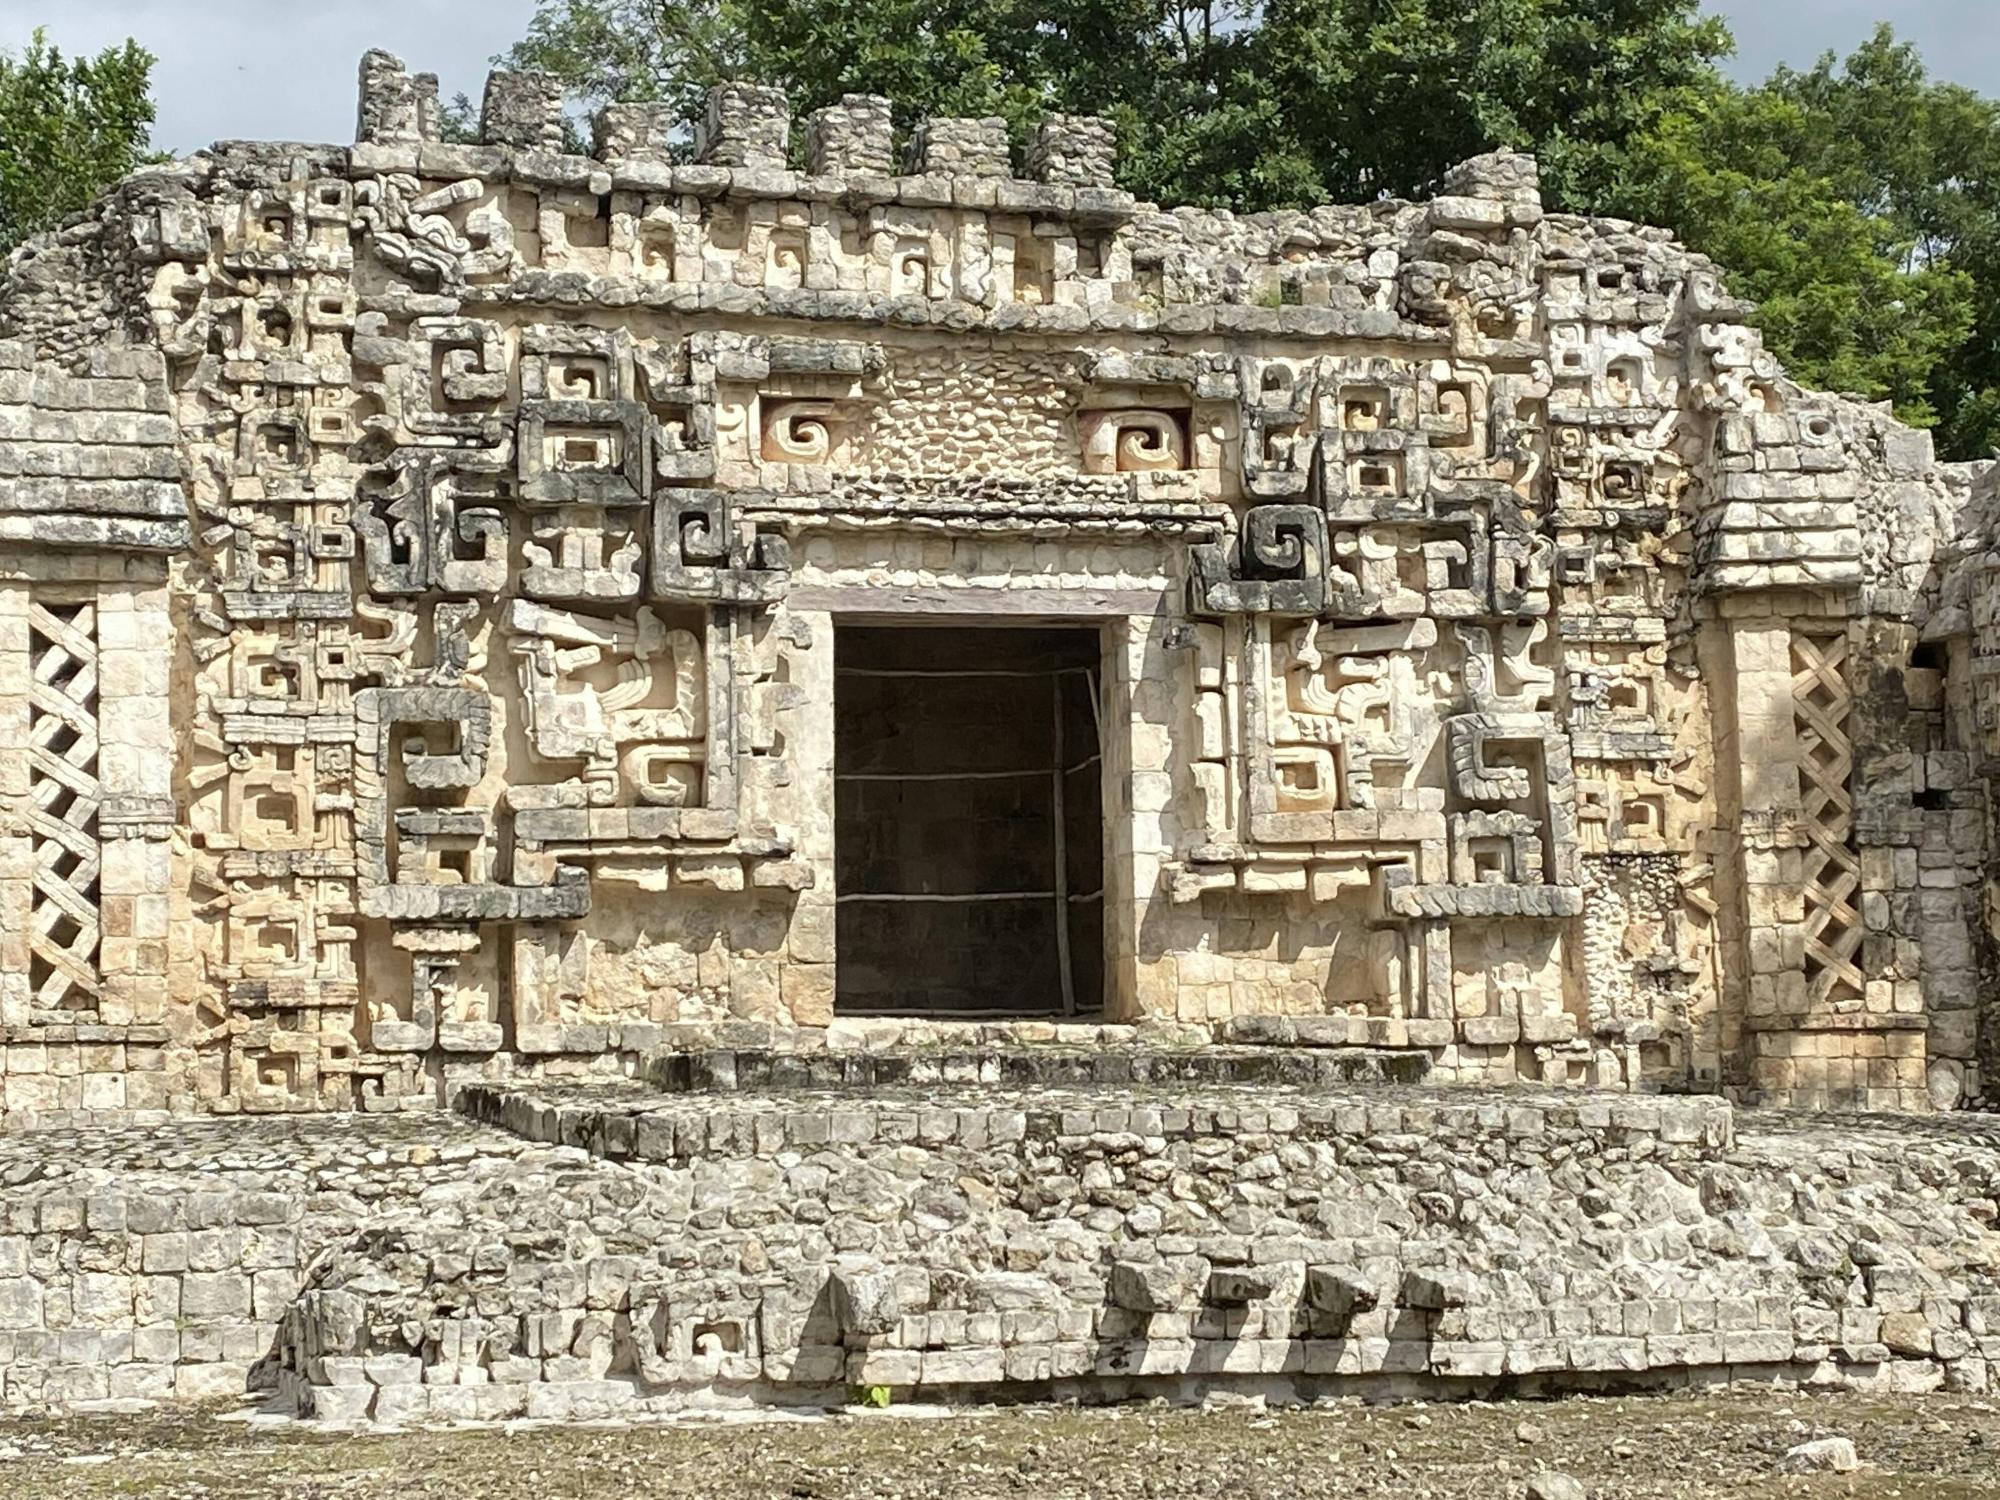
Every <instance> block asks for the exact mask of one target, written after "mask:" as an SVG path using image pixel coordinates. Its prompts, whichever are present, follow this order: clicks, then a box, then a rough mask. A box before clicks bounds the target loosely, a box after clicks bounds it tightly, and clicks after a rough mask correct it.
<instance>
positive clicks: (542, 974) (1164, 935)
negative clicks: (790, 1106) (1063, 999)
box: [0, 54, 1993, 1123]
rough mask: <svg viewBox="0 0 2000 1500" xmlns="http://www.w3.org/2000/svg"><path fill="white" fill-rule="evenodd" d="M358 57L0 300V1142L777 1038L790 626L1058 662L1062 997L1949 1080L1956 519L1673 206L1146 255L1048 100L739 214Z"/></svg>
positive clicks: (829, 778) (1500, 204)
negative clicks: (1078, 932)
mask: <svg viewBox="0 0 2000 1500" xmlns="http://www.w3.org/2000/svg"><path fill="white" fill-rule="evenodd" d="M362 73H363V76H362V87H363V108H362V111H361V117H362V129H361V139H360V140H359V141H357V143H356V144H355V145H354V146H353V147H352V148H346V147H333V146H325V147H318V146H315V147H294V146H271V147H262V146H255V145H244V144H240V143H238V144H231V145H229V146H228V147H226V148H222V147H218V148H216V149H215V150H213V151H211V152H207V153H202V154H199V155H197V156H194V157H191V158H189V159H187V160H185V161H181V162H177V163H173V164H171V165H169V166H165V167H162V168H159V169H155V170H150V171H148V172H145V173H141V174H139V175H137V176H135V177H133V178H131V179H129V180H128V181H127V182H125V183H123V184H121V185H119V187H117V188H116V189H115V190H114V191H113V192H112V193H110V194H109V195H107V196H106V198H105V199H104V200H103V201H102V202H100V203H99V204H98V205H96V206H95V207H94V208H93V209H92V210H91V211H90V212H89V213H88V214H87V215H86V216H85V217H84V218H83V219H82V220H81V221H79V223H78V224H77V225H74V226H72V227H71V228H69V229H68V230H66V231H65V232H64V233H63V234H61V235H60V236H57V237H54V238H51V239H47V240H44V241H40V242H37V243H36V244H34V245H31V246H29V247H26V248H25V249H24V250H23V251H22V252H21V253H20V254H19V255H18V256H16V257H15V259H14V260H13V261H12V262H11V263H10V266H9V271H8V280H7V283H6V286H5V288H4V291H0V334H5V335H7V336H8V342H6V343H5V344H4V353H0V547H4V548H5V549H6V550H5V554H4V556H0V610H4V611H5V612H4V614H0V632H4V633H0V714H4V715H11V721H10V722H11V723H12V724H13V726H14V733H13V735H12V736H10V737H6V738H4V739H0V743H4V744H5V745H6V746H7V748H6V749H4V750H0V798H4V799H5V803H4V817H0V903H5V904H4V906H0V910H4V911H5V912H6V913H7V914H8V916H9V922H8V924H7V931H8V937H7V938H6V939H5V940H4V941H0V1027H3V1028H4V1031H0V1059H3V1060H0V1090H4V1093H0V1099H4V1103H5V1109H6V1113H7V1117H8V1119H9V1121H10V1123H13V1122H19V1123H32V1122H36V1121H40V1122H55V1121H62V1120H68V1121H82V1120H88V1119H92V1118H95V1117H97V1116H99V1115H106V1116H108V1115H111V1114H115V1113H118V1112H120V1111H131V1110H146V1111H161V1110H174V1111H186V1112H214V1113H223V1114H260V1113H299V1112H319V1111H347V1110H357V1109H358V1110H367V1111H385V1112H386V1111H398V1110H403V1109H430V1108H433V1107H435V1106H436V1105H437V1104H438V1103H440V1102H441V1101H442V1100H444V1099H445V1098H446V1097H447V1096H449V1095H450V1094H451V1093H452V1092H453V1091H454V1090H456V1089H457V1088H459V1087H461V1086H463V1085H464V1084H466V1083H468V1082H470V1081H474V1080H479V1079H486V1080H496V1079H503V1078H510V1077H515V1078H522V1077H526V1078H533V1077H549V1078H566V1077H590V1076H609V1075H619V1074H626V1073H630V1072H631V1071H633V1070H634V1069H635V1068H636V1067H637V1066H638V1065H639V1063H640V1061H641V1059H643V1057H644V1056H645V1055H646V1054H647V1053H648V1052H650V1051H652V1050H654V1049H656V1048H658V1047H661V1046H663V1045H669V1044H673V1045H681V1044H685V1043H686V1042H687V1041H689V1040H690V1039H691V1038H693V1039H697V1040H698V1039H699V1037H700V1036H702V1035H704V1034H709V1035H712V1034H713V1033H714V1032H715V1031H716V1029H717V1028H723V1027H745V1026H747V1027H754V1028H759V1029H760V1031H759V1034H760V1035H763V1036H765V1037H767V1038H769V1039H772V1040H773V1041H775V1042H777V1043H779V1044H783V1045H794V1046H805V1047H810V1046H815V1045H822V1044H823V1043H824V1039H825V1038H824V1033H825V1029H826V1028H827V1027H828V1026H829V1024H831V1023H837V1022H838V1021H839V1020H840V1017H839V1015H838V1006H837V1003H836V996H837V990H838V981H837V974H838V965H839V962H840V958H839V953H838V951H837V949H838V942H837V923H836V921H835V912H836V910H837V909H838V902H839V898H840V895H841V892H840V890H839V889H838V886H839V879H838V861H837V859H836V857H835V855H836V851H835V848H834V835H835V830H834V782H833V764H834V757H833V726H832V720H831V715H830V712H829V704H830V703H831V701H832V699H831V693H832V682H833V656H832V653H833V640H834V636H835V634H836V632H837V630H838V629H839V628H840V625H841V623H842V622H848V623H852V622H855V621H859V620H878V621H879V620H897V621H904V622H908V621H921V620H924V619H939V618H957V619H975V620H977V619H981V618H988V617H991V618H996V619H1004V620H1008V621H1013V622H1017V623H1018V622H1023V621H1041V622H1043V623H1047V624H1053V625H1064V626H1070V627H1076V628H1081V629H1086V630H1094V631H1097V632H1099V633H1100V634H1101V636H1102V638H1103V639H1104V640H1105V641H1106V643H1107V649H1106V657H1105V662H1106V671H1105V673H1104V675H1103V678H1102V681H1101V683H1100V685H1099V692H1100V698H1099V702H1098V710H1099V712H1098V724H1099V726H1100V733H1101V741H1100V744H1099V745H1098V747H1097V750H1098V753H1099V754H1100V755H1101V756H1102V758H1103V760H1102V763H1103V766H1104V769H1105V803H1104V808H1105V812H1104V827H1103V845H1104V848H1105V851H1106V854H1107V869H1106V874H1105V905H1104V913H1103V927H1102V933H1101V940H1102V944H1103V951H1104V974H1103V986H1102V989H1103V995H1104V1010H1105V1016H1106V1018H1107V1019H1109V1020H1112V1021H1116V1022H1129V1023H1134V1024H1148V1025H1151V1026H1153V1027H1155V1028H1168V1029H1175V1028H1187V1029H1188V1030H1187V1032H1186V1033H1184V1035H1185V1036H1186V1037H1187V1038H1188V1039H1192V1038H1195V1037H1201V1036H1207V1037H1211V1038H1213V1037H1223V1038H1230V1039H1235V1040H1242V1041H1247V1040H1262V1041H1265V1042H1273V1043H1276V1042H1286V1043H1291V1044H1298V1043H1301V1042H1305V1043H1309V1044H1312V1045H1319V1046H1350V1047H1360V1046H1366V1047H1374V1048H1389V1049H1394V1050H1400V1051H1404V1052H1408V1053H1411V1054H1414V1055H1419V1056H1420V1057H1421V1058H1422V1059H1423V1060H1424V1061H1425V1062H1426V1063H1427V1064H1428V1066H1429V1068H1430V1074H1431V1076H1432V1077H1434V1078H1436V1079H1438V1080H1440V1081H1461V1082H1517V1081H1526V1082H1534V1083H1541V1084H1549V1085H1555V1084H1563V1085H1571V1084H1574V1085H1591V1086H1596V1087H1602V1088H1613V1089H1621V1090H1651V1089H1676V1090H1678V1089H1696V1090H1718V1089H1720V1090H1729V1091H1733V1092H1736V1093H1739V1094H1741V1095H1743V1096H1744V1097H1748V1098H1756V1099H1765V1100H1772V1101H1777V1102H1788V1103H1794V1104H1800V1105H1805V1106H1809V1107H1834V1106H1842V1107H1845V1106H1866V1107H1876V1108H1896V1109H1922V1108H1928V1107H1933V1106H1935V1107H1944V1108H1951V1107H1957V1106H1959V1105H1962V1104H1966V1103H1969V1102H1974V1101H1977V1100H1979V1099H1980V1098H1982V1097H1983V1096H1984V1094H1985V1093H1986V1092H1987V1085H1986V1082H1985V1078H1986V1076H1987V1075H1986V1071H1985V1070H1984V1069H1983V1068H1982V1057H1984V1059H1985V1060H1987V1061H1989V1062H1990V1058H1991V1047H1992V1045H1993V1044H1992V1041H1991V1035H1990V1033H1991V1030H1992V1027H1991V1024H1990V1022H1989V1021H1988V1020H1987V1019H1986V1018H1985V1017H1984V1016H1983V1014H1982V1009H1981V1005H1980V1002H1979V998H1978V997H1979V996H1980V995H1981V994H1982V993H1983V992H1984V989H1983V987H1982V984H1981V980H1980V976H1981V975H1983V974H1985V973H1988V972H1990V969H1991V964H1992V961H1991V956H1990V939H1989V937H1988V935H1987V931H1986V928H1987V923H1988V918H1987V917H1986V915H1985V912H1984V908H1983V891H1984V887H1985V882H1986V879H1987V870H1988V866H1989V864H1990V852H1989V851H1990V849H1991V848H1992V843H1991V838H1990V828H1989V823H1990V811H1989V800H1990V799H1989V795H1988V782H1987V775H1986V766H1987V756H1986V749H1987V746H1986V744H1985V741H1986V739H1987V738H1989V737H1990V736H1989V735H1988V731H1989V730H1990V728H1991V725H1990V724H1988V723H1987V722H1986V720H1987V719H1988V718H1990V717H1991V714H1990V713H1988V712H1987V709H1988V708H1989V707H1990V705H1987V704H1985V699H1984V686H1983V684H1984V683H1985V678H1986V674H1985V672H1984V666H1983V663H1984V657H1985V653H1986V650H1987V648H1988V647H1989V646H1991V645H1992V643H1991V642H1989V641H1987V640H1986V639H1985V637H1986V635H1987V634H1990V631H1989V630H1988V626H1987V622H1986V614H1987V613H1989V612H1990V611H1988V610H1987V606H1986V603H1985V600H1986V598H1987V595H1988V594H1989V593H1990V589H1989V588H1988V587H1987V579H1986V573H1985V571H1984V562H1983V559H1984V558H1985V557H1986V556H1987V553H1986V552H1985V551H1984V550H1982V549H1983V548H1984V546H1985V538H1986V529H1987V528H1989V527H1990V523H1989V522H1988V521H1987V520H1986V519H1985V513H1986V510H1988V509H1990V501H1974V500H1973V498H1972V488H1973V485H1974V482H1975V479H1976V477H1977V476H1976V475H1975V474H1973V473H1971V472H1969V471H1968V472H1961V471H1955V470H1952V469H1949V468H1946V467H1944V466H1940V465H1938V464H1936V463H1935V461H1934V458H1933V455H1932V453H1931V450H1930V446H1929V442H1928V439H1927V438H1926V437H1924V436H1923V435H1922V434H1919V433H1914V432H1911V431H1909V430H1907V429H1904V428H1902V427H1900V426H1898V425H1897V424H1895V423H1894V422H1893V421H1892V420H1891V419H1890V418H1889V417H1888V416H1887V415H1886V414H1884V413H1883V412H1881V411H1878V410H1876V409H1874V408H1870V407H1866V406H1863V405H1860V404H1857V403H1854V402H1851V401H1846V400H1842V399H1838V398H1833V397H1827V396H1822V395H1818V394H1816V393H1812V392H1807V391H1803V390H1800V389H1799V388H1797V387H1796V386H1795V385H1793V384H1792V383H1791V382H1789V381H1787V380H1786V379H1785V377H1784V375H1783V373H1782V371H1780V370H1778V369H1777V368H1776V366H1775V364H1774V363H1773V362H1772V360H1771V359H1770V357H1769V356H1768V355H1767V354H1766V353H1765V352H1764V351H1763V350H1762V348H1761V346H1760V344H1759V342H1758V339H1757V336H1756V334H1755V332H1754V330H1753V329H1752V327H1751V326H1750V323H1749V320H1750V317H1751V313H1752V309H1750V308H1748V307H1747V306H1746V305H1744V304H1742V303H1739V302H1737V301H1735V300H1733V299H1731V298H1730V297H1729V296H1728V295H1727V293H1726V291H1725V290H1724V289H1723V287H1722V286H1721V285H1720V283H1719V282H1718V280H1717V277H1716V274H1715V272H1714V269H1713V268H1712V267H1711V266H1709V265H1708V264H1707V263H1706V262H1705V261H1703V260H1701V259H1700V258H1699V257H1695V256H1691V255H1689V254H1687V253H1686V252H1685V251H1684V250H1683V249H1681V248H1680V247H1678V246H1677V245H1675V244H1674V243H1673V241H1672V239H1671V237H1670V235H1669V234H1667V233H1666V232H1665V231H1662V230H1654V229H1647V228H1641V227H1635V226H1631V225H1627V224H1622V223H1615V222H1611V221H1589V220H1583V219H1576V218H1569V217H1564V216H1560V215H1550V214H1547V213H1545V212H1544V210H1543V207H1542V204H1541V199H1540V193H1539V188H1538V184H1537V177H1536V171H1535V167H1534V164H1533V163H1532V161H1530V160H1529V159H1527V158H1524V157H1519V156H1514V155H1510V154H1507V153H1500V154H1497V155H1494V156H1490V157H1482V158H1479V159H1477V160H1475V161H1471V162H1468V163H1465V164H1463V165H1462V166H1460V167H1458V168H1456V169H1454V170H1453V171H1452V172H1451V173H1450V174H1448V175H1447V178H1446V180H1445V181H1444V182H1443V183H1442V184H1441V185H1440V187H1441V190H1440V192H1439V193H1438V195H1437V196H1436V197H1435V198H1434V199H1432V200H1431V201H1429V202H1426V203H1417V204H1405V203H1390V204H1376V205H1369V206H1366V207H1345V208H1343V207H1325V208H1320V209H1315V210H1313V211H1311V212H1309V213H1291V214H1276V215H1256V216H1248V217H1242V218H1238V217H1233V216H1225V215H1215V214H1208V213H1202V212H1194V211H1188V210H1171V211H1166V210H1162V209H1160V208H1158V207H1156V206H1154V205H1148V204H1141V203H1137V202H1134V201H1133V200H1132V199H1130V197H1129V196H1127V195H1124V194H1122V193H1120V192H1118V191H1116V190H1115V189H1114V188H1113V187H1111V186H1110V166H1111V155H1110V147H1109V145H1108V136H1107V134H1106V129H1107V128H1106V127H1104V126H1103V125H1102V123H1101V122H1089V121H1080V120H1074V119H1067V118H1057V119H1052V120H1051V121H1050V122H1049V123H1048V125H1047V126H1046V127H1045V128H1044V129H1042V130H1041V131H1039V132H1038V133H1037V135H1036V138H1035V140H1034V141H1033V142H1032V143H1030V145H1031V149H1030V150H1029V151H1028V152H1027V153H1026V155H1025V156H1024V157H1023V158H1022V159H1023V160H1024V161H1029V162H1032V163H1033V167H1032V170H1031V175H1030V176H1029V177H1027V178H1022V177H1018V176H1015V175H1014V170H1013V163H1012V160H1011V158H1010V156H1009V153H1008V150H1007V143H1006V142H1005V141H1004V140H1003V139H1002V138H1001V136H1000V135H998V134H996V132H995V128H994V127H993V126H992V125H991V124H990V122H976V121H950V120H936V121H931V122H928V123H927V125H926V126H925V128H924V129H923V130H922V131H921V132H920V133H919V134H918V136H917V138H916V139H915V141H914V142H912V143H911V154H909V155H908V156H907V157H906V158H905V159H904V160H903V161H902V162H901V163H900V167H901V169H900V170H898V169H897V167H898V163H897V162H896V160H895V154H894V152H893V151H892V149H891V148H892V146H893V145H894V142H893V141H892V140H891V139H890V138H889V135H888V133H887V132H888V130H889V126H888V118H889V117H888V114H887V111H886V108H878V105H879V101H874V102H871V101H865V100H855V101H848V103H846V104H843V105H842V106H840V107H839V108H837V109H836V110H834V111H831V112H822V113H821V114H820V115H818V116H816V117H815V118H814V119H813V120H812V121H809V122H806V124H805V127H804V128H805V131H806V134H807V136H808V138H809V140H810V141H811V143H812V144H811V146H810V149H809V153H808V155H809V159H808V161H807V164H806V165H807V167H808V170H807V171H805V172H800V171H796V170H794V169H793V167H792V166H791V165H790V160H791V159H790V157H789V156H788V154H787V151H788V147H787V141H788V132H789V130H790V122H789V120H788V117H787V115H786V112H785V109H784V105H783V101H782V98H781V97H779V96H777V95H775V94H773V93H771V92H770V91H766V90H758V89H752V88H747V87H743V88H732V89H729V90H725V91H723V92H722V93H721V94H719V95H718V96H717V98H716V100H715V102H714V105H713V108H712V110H711V118H710V119H709V120H708V121H707V122H706V123H705V126H704V134H703V136H702V145H701V146H700V148H699V149H698V150H696V151H695V152H693V153H691V154H692V156H693V158H694V159H692V160H686V159H678V158H677V156H676V152H677V150H678V148H677V147H675V145H674V144H673V134H674V121H673V120H672V119H671V117H670V116H669V115H668V114H667V113H666V112H664V111H663V110H661V109H657V108H654V107H651V106H620V107H619V108H617V109H615V110H613V111H612V112H610V114H609V115H608V116H607V117H606V120H605V122H604V125H603V135H602V138H601V139H600V140H599V142H598V143H597V147H596V150H597V154H596V155H595V156H593V157H589V158H584V157H569V156H563V155H560V154H558V151H557V147H558V145H559V142H560V139H561V135H560V130H559V109H560V100H559V97H558V96H557V94H556V93H555V91H554V89H553V85H551V84H549V83H548V81H547V80H541V79H536V78H533V77H526V76H517V75H496V80H495V83H494V86H493V89H492V91H491V93H490V95H489V98H488V107H487V111H486V120H485V125H484V136H485V141H484V143H483V144H481V145H479V146H447V145H445V144H443V143H442V142H440V141H439V140H437V139H436V122H435V110H434V109H433V108H432V107H431V106H430V105H428V104H426V103H425V102H424V101H425V100H426V99H427V98H428V97H429V96H428V95H427V94H426V93H425V86H424V85H423V84H422V81H421V78H412V77H411V76H410V75H408V74H407V72H406V71H405V70H404V69H403V68H402V66H401V64H400V63H397V62H396V61H395V60H394V59H391V58H388V57H386V55H383V54H370V56H369V58H368V59H367V60H366V62H365V63H364V67H363V70H362ZM688 154H690V153H681V156H683V157H684V156H686V155H688ZM80 612H81V613H80ZM9 622H11V623H9ZM93 632H94V634H93ZM92 653H96V654H97V655H96V660H95V661H94V662H93V661H91V660H90V658H91V656H92ZM1968 683H1970V684H1972V698H1973V703H1974V705H1975V706H1974V710H1973V713H1972V716H1971V717H1970V718H1968V717H1967V715H1966V713H1965V712H1964V711H1963V710H1962V709H1960V708H1958V707H1956V706H1955V705H1956V704H1958V703H1959V702H1961V701H1962V695H1963V692H1964V685H1965V684H1968ZM9 705H11V707H10V706H9ZM37 715H40V716H41V717H40V718H37V717H36V716H37ZM24 716H25V717H24ZM24 723H25V724H26V726H27V727H26V729H25V730H24V729H23V728H22V725H23V724H24ZM38 724H40V725H42V726H44V727H43V728H39V729H38V728H37V727H36V725H38ZM37 736H44V737H45V739H46V743H44V740H43V739H38V738H37ZM10 756H11V759H8V758H6V757H10ZM23 933H25V934H28V936H27V937H26V938H25V940H24V938H23V937H22V936H21V934H23ZM912 961H913V962H915V963H919V964H920V962H921V960H920V957H915V958H913V960H912Z"/></svg>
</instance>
